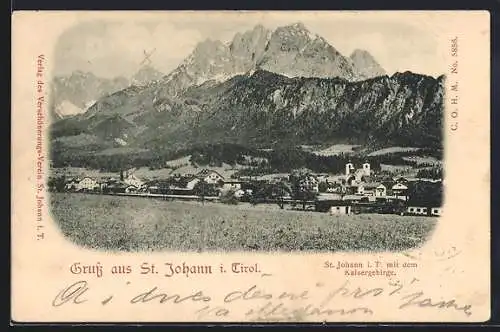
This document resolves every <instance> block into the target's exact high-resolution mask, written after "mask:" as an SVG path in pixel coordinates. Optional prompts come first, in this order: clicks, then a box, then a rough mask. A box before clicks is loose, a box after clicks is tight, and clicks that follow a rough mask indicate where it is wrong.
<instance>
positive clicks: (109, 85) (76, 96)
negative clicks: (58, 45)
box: [50, 65, 164, 121]
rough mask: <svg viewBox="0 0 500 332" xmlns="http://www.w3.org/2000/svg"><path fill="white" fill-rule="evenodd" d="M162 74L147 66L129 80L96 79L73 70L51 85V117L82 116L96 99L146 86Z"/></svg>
mask: <svg viewBox="0 0 500 332" xmlns="http://www.w3.org/2000/svg"><path fill="white" fill-rule="evenodd" d="M163 76H164V74H162V73H161V72H159V71H158V70H156V69H155V68H153V67H152V66H150V65H146V66H143V67H141V68H140V69H139V70H138V71H137V72H136V73H135V74H134V75H133V76H132V78H131V79H130V80H129V79H127V78H125V77H122V76H119V77H115V78H112V79H110V78H104V77H98V76H96V75H94V74H93V73H91V72H83V71H74V72H72V73H71V75H66V76H55V77H54V78H53V80H52V82H51V107H50V112H51V117H52V118H53V119H54V120H56V121H57V120H61V119H64V118H67V117H71V116H74V115H77V114H82V113H85V111H86V110H87V109H88V108H89V107H90V106H92V105H93V104H94V103H95V102H96V101H97V100H99V99H101V98H103V97H105V96H108V95H110V94H112V93H114V92H117V91H120V90H123V89H125V88H127V87H129V86H130V85H132V84H133V85H139V86H141V85H145V84H148V83H150V82H154V81H156V80H159V79H161V78H162V77H163Z"/></svg>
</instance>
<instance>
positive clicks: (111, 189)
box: [105, 182, 128, 194]
mask: <svg viewBox="0 0 500 332" xmlns="http://www.w3.org/2000/svg"><path fill="white" fill-rule="evenodd" d="M127 187H128V185H127V184H125V183H123V182H113V183H109V184H108V185H107V187H106V188H105V192H107V193H110V194H118V193H124V192H125V190H126V188H127Z"/></svg>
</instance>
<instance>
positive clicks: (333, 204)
mask: <svg viewBox="0 0 500 332" xmlns="http://www.w3.org/2000/svg"><path fill="white" fill-rule="evenodd" d="M328 213H329V214H330V215H339V214H343V215H349V214H352V206H351V203H350V202H346V201H342V200H338V201H337V200H334V201H330V202H329V208H328Z"/></svg>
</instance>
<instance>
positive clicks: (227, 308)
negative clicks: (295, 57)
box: [52, 278, 472, 322]
mask: <svg viewBox="0 0 500 332" xmlns="http://www.w3.org/2000/svg"><path fill="white" fill-rule="evenodd" d="M418 281H419V280H418V279H415V278H414V279H413V280H412V281H410V282H407V283H402V282H401V281H391V282H387V283H385V284H384V285H383V286H381V287H376V288H362V287H360V286H356V285H355V284H353V283H352V282H351V281H344V282H342V283H339V284H338V285H336V286H327V285H324V284H322V283H316V284H315V285H312V286H311V287H309V288H307V287H306V288H304V289H303V290H300V291H298V292H297V291H296V290H295V291H283V290H280V291H273V290H269V289H267V290H266V289H264V288H263V287H262V286H259V285H258V284H253V285H249V286H248V287H243V288H240V289H233V290H230V291H228V292H223V291H221V292H220V293H219V294H217V296H212V295H210V294H209V293H208V292H207V291H204V290H201V289H199V290H195V291H193V292H190V293H188V294H180V293H178V292H176V291H175V290H174V289H173V288H172V289H170V290H167V289H165V288H162V287H161V286H153V287H148V288H146V289H144V290H141V291H139V292H136V291H134V292H128V291H130V289H127V288H126V287H127V285H129V284H130V282H127V283H126V285H125V287H124V291H123V293H121V294H115V295H106V296H102V294H99V293H98V292H97V291H93V290H92V284H91V283H90V282H88V281H86V280H79V281H76V282H73V283H71V284H69V285H67V286H65V287H63V288H62V289H61V290H60V291H59V292H58V293H57V295H56V296H55V297H54V299H53V300H52V306H53V307H56V308H58V307H62V306H75V307H76V309H77V308H78V306H82V305H101V306H110V305H113V304H119V305H131V306H144V305H169V306H176V305H187V304H188V305H191V306H193V308H194V314H195V317H196V318H197V319H199V320H205V321H209V320H210V319H213V318H219V319H221V318H222V319H227V320H230V319H231V317H232V316H234V315H237V316H238V317H241V315H243V316H244V317H245V318H246V319H247V320H248V321H266V322H270V321H295V322H297V321H306V320H327V319H328V318H332V317H334V316H349V315H354V314H361V315H368V316H369V315H373V314H375V313H376V307H375V306H373V305H369V303H370V302H371V301H370V300H369V299H370V298H371V299H373V298H379V299H382V300H386V299H388V298H391V299H395V300H396V302H395V303H397V306H396V308H395V309H396V310H405V309H407V308H421V309H428V310H453V311H455V312H457V313H460V314H462V315H465V316H470V315H472V305H471V304H466V303H458V301H457V300H456V299H442V298H434V297H432V296H430V295H427V294H425V292H424V291H423V290H421V289H419V288H418ZM221 294H222V295H221ZM347 300H349V301H347ZM347 302H348V303H350V304H352V303H354V304H355V305H353V306H350V307H346V306H345V305H344V304H345V303H347ZM242 304H243V305H242ZM241 308H244V309H241ZM241 310H243V312H242V311H241Z"/></svg>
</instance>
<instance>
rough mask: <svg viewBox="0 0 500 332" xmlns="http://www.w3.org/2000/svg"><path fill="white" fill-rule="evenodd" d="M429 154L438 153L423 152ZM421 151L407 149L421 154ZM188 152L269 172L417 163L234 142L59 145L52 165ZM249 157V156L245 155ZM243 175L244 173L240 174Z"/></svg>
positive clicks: (125, 161)
mask: <svg viewBox="0 0 500 332" xmlns="http://www.w3.org/2000/svg"><path fill="white" fill-rule="evenodd" d="M427 152H428V155H429V154H432V153H433V154H437V156H438V157H439V156H440V152H436V151H434V152H433V150H432V151H427ZM422 153H423V152H421V151H417V152H411V154H412V155H413V154H422ZM185 155H191V163H193V164H196V165H200V166H222V165H223V164H230V165H236V164H239V165H247V166H249V168H248V169H247V170H246V171H242V172H255V175H257V173H258V174H269V173H273V172H289V171H291V170H292V169H298V168H308V169H310V170H312V171H314V172H330V173H341V172H343V171H344V167H345V164H346V163H347V162H349V161H350V162H353V163H363V162H365V161H368V162H369V163H370V164H371V167H372V169H373V170H374V171H377V170H380V164H390V165H407V166H414V167H416V166H418V164H417V162H416V161H414V160H408V159H405V156H407V155H408V153H407V152H397V153H392V154H385V155H380V156H369V157H368V156H360V155H344V154H339V155H335V156H321V155H316V154H314V153H312V152H309V151H305V150H303V149H302V148H301V147H297V146H281V147H276V148H274V149H273V150H259V149H256V148H251V147H246V146H242V145H238V144H227V143H220V144H206V145H200V146H195V147H192V148H189V149H181V150H175V151H168V150H155V151H142V152H133V151H131V152H130V153H122V154H118V153H116V154H109V155H106V154H98V153H96V152H95V151H87V152H85V151H84V153H82V151H73V150H71V149H65V148H63V147H62V146H60V145H57V146H54V147H53V148H52V155H51V158H52V161H53V163H54V166H55V167H65V166H73V167H86V168H92V169H100V170H104V171H110V172H117V171H119V170H120V169H125V168H131V167H149V168H152V169H157V168H162V167H165V165H166V163H167V161H168V160H171V159H175V158H176V157H180V156H185ZM249 157H250V158H249ZM241 175H245V174H243V173H242V174H241Z"/></svg>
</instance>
